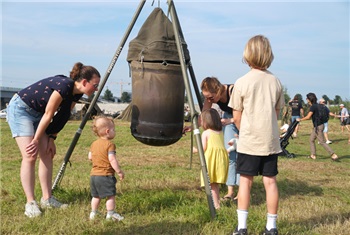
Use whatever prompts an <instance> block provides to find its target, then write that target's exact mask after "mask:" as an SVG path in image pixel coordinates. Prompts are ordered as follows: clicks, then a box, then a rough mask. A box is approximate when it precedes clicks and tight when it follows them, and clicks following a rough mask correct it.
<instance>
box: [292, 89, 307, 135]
mask: <svg viewBox="0 0 350 235" xmlns="http://www.w3.org/2000/svg"><path fill="white" fill-rule="evenodd" d="M288 104H289V106H290V107H291V109H292V120H291V123H293V122H294V121H295V120H296V119H297V118H300V117H304V109H303V105H302V104H301V100H299V98H298V96H297V95H295V96H294V98H293V100H291V101H289V103H288ZM298 130H299V124H298V125H297V126H296V127H295V129H294V132H293V137H294V138H295V137H297V134H298Z"/></svg>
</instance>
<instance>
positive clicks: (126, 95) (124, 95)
mask: <svg viewBox="0 0 350 235" xmlns="http://www.w3.org/2000/svg"><path fill="white" fill-rule="evenodd" d="M120 100H121V102H122V103H130V101H131V94H130V93H129V92H126V91H124V92H123V93H122V97H120Z"/></svg>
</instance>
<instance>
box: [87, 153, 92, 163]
mask: <svg viewBox="0 0 350 235" xmlns="http://www.w3.org/2000/svg"><path fill="white" fill-rule="evenodd" d="M88 158H89V160H90V161H91V160H92V154H91V152H90V151H89V154H88Z"/></svg>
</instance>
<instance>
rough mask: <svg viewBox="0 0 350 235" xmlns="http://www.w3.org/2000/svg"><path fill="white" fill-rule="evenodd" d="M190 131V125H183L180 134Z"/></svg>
mask: <svg viewBox="0 0 350 235" xmlns="http://www.w3.org/2000/svg"><path fill="white" fill-rule="evenodd" d="M190 131H192V126H184V128H183V129H182V134H183V135H186V132H190Z"/></svg>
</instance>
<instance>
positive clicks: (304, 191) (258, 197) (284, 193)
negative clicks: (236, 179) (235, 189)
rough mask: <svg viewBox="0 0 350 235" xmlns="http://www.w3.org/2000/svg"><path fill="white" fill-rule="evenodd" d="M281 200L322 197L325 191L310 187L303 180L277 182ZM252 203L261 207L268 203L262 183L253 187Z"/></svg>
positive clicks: (255, 183) (256, 183)
mask: <svg viewBox="0 0 350 235" xmlns="http://www.w3.org/2000/svg"><path fill="white" fill-rule="evenodd" d="M277 184H278V191H279V197H280V199H286V198H288V197H291V196H293V195H298V196H303V195H313V196H322V195H323V189H322V188H321V187H319V186H310V185H308V184H307V182H305V181H301V180H288V179H283V180H277ZM251 192H252V196H251V203H252V205H260V204H263V203H265V202H266V198H265V189H264V185H263V183H262V182H254V184H253V187H252V191H251Z"/></svg>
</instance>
